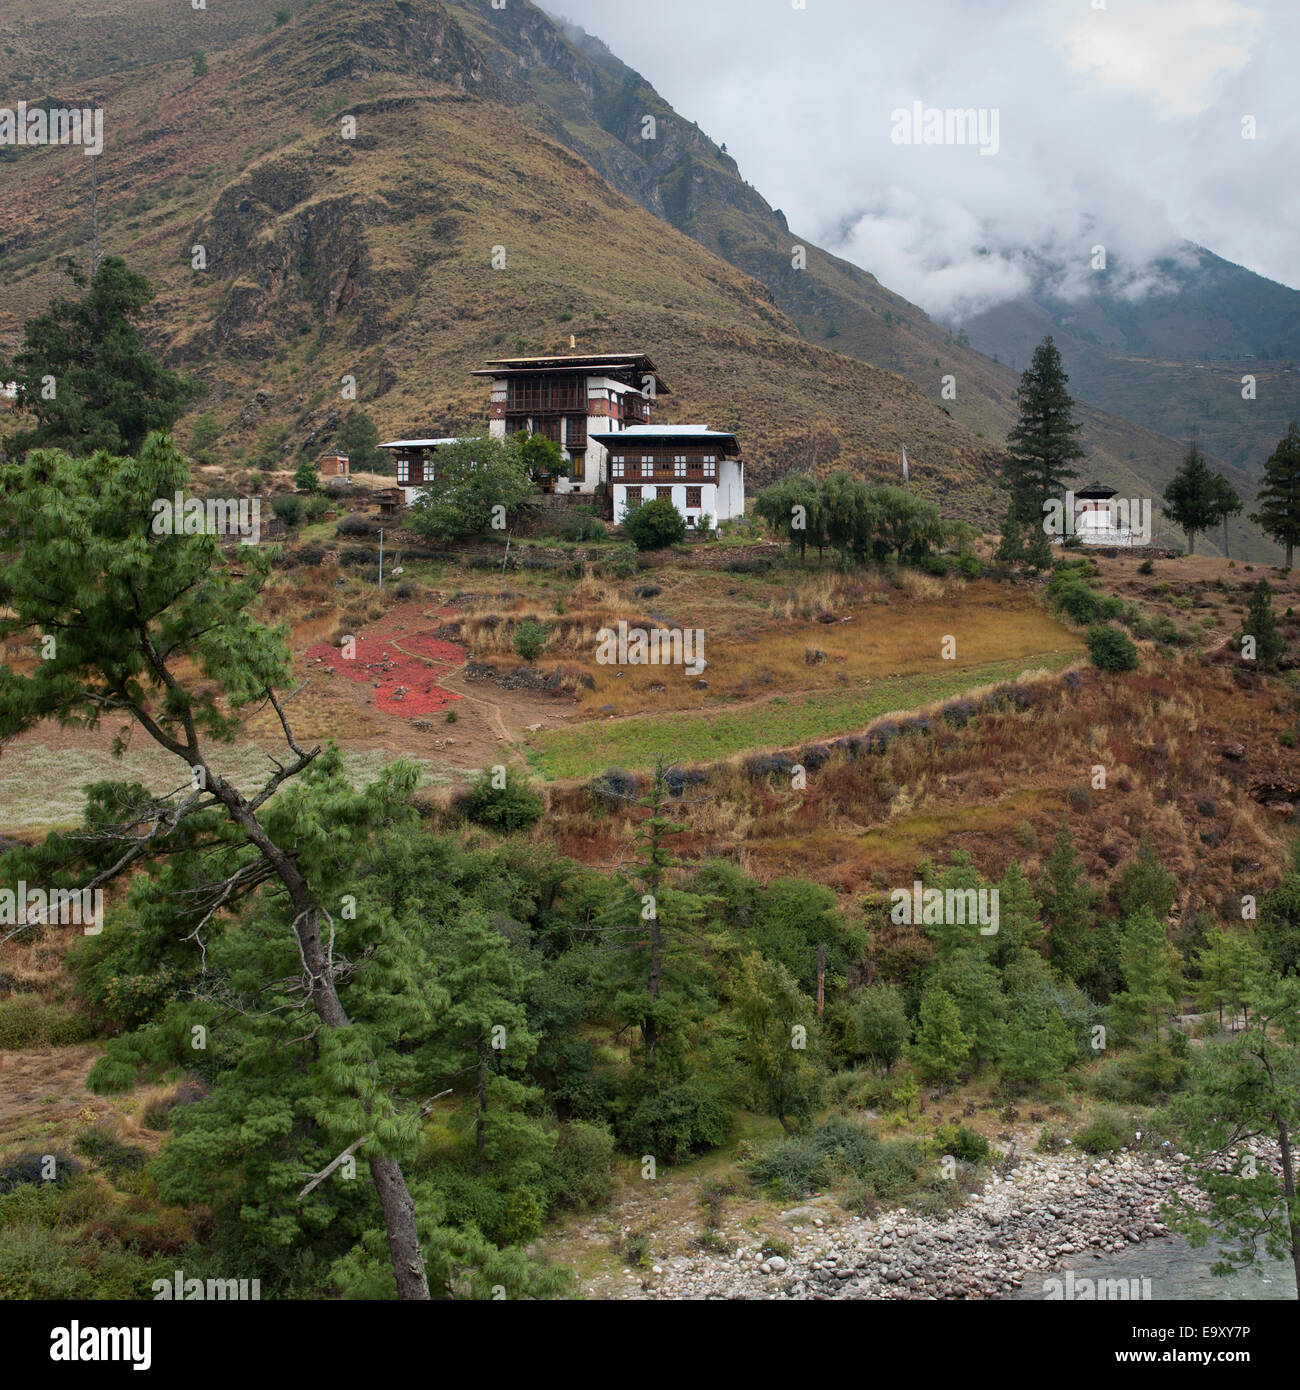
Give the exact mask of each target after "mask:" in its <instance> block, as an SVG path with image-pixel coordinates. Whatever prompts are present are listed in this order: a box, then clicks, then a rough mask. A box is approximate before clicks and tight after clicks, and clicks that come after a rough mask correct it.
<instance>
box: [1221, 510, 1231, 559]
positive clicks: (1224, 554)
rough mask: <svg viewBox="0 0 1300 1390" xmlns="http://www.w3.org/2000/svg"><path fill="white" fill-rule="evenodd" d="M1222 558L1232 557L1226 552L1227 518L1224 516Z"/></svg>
mask: <svg viewBox="0 0 1300 1390" xmlns="http://www.w3.org/2000/svg"><path fill="white" fill-rule="evenodd" d="M1223 558H1224V559H1225V560H1230V559H1231V558H1232V557H1231V556H1230V555H1229V554H1228V518H1227V517H1226V516H1225V517H1224V518H1223Z"/></svg>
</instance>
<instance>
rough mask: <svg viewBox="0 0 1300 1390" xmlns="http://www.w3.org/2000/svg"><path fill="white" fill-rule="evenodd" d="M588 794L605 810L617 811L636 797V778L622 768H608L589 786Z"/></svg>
mask: <svg viewBox="0 0 1300 1390" xmlns="http://www.w3.org/2000/svg"><path fill="white" fill-rule="evenodd" d="M587 794H588V796H590V797H591V799H592V800H593V801H595V802H596V803H597V804H598V805H599V806H601V807H602V808H603V809H605V810H607V811H617V810H620V809H622V808H623V807H625V806H627V805H628V804H629V803H630V802H631V801H632V799H633V798H634V797H635V796H636V778H635V777H633V776H632V774H631V773H630V772H624V771H623V769H622V768H620V767H611V768H607V769H606V770H605V771H604V772H602V773H601V774H600V776H599V777H595V778H593V779H592V780H591V781H590V782H589V783H588V784H587Z"/></svg>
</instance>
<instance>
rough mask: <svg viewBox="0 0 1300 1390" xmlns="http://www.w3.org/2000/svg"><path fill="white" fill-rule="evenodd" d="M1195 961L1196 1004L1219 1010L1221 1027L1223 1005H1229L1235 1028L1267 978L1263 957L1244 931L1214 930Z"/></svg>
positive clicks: (1220, 1025) (1221, 1025) (1194, 958)
mask: <svg viewBox="0 0 1300 1390" xmlns="http://www.w3.org/2000/svg"><path fill="white" fill-rule="evenodd" d="M1193 960H1194V962H1195V965H1196V971H1197V975H1198V977H1199V978H1198V979H1197V981H1196V982H1195V985H1194V987H1193V988H1194V992H1195V995H1196V1002H1197V1003H1198V1004H1199V1005H1200V1006H1201V1007H1202V1008H1204V1009H1217V1010H1218V1013H1219V1027H1220V1028H1222V1027H1223V1008H1224V1005H1225V1004H1226V1005H1228V1006H1229V1008H1230V1010H1231V1015H1232V1024H1233V1027H1234V1028H1235V1027H1236V1023H1237V1014H1238V1013H1239V1012H1240V1010H1241V1006H1242V1004H1243V1002H1244V1001H1245V1000H1246V999H1248V998H1250V997H1251V996H1252V994H1253V993H1254V992H1255V989H1256V987H1257V986H1258V984H1259V983H1260V982H1261V981H1262V980H1263V979H1264V978H1265V977H1266V975H1267V966H1266V963H1265V961H1264V957H1263V955H1262V954H1261V953H1260V951H1259V949H1258V947H1257V946H1256V945H1255V943H1254V942H1253V941H1252V940H1251V939H1250V937H1248V936H1246V935H1245V934H1244V933H1243V932H1228V931H1225V930H1224V929H1223V928H1222V927H1214V928H1213V929H1212V930H1211V931H1210V932H1209V933H1208V935H1207V936H1206V940H1205V945H1204V946H1203V947H1202V948H1201V950H1200V951H1198V952H1197V953H1196V955H1195V956H1194V957H1193Z"/></svg>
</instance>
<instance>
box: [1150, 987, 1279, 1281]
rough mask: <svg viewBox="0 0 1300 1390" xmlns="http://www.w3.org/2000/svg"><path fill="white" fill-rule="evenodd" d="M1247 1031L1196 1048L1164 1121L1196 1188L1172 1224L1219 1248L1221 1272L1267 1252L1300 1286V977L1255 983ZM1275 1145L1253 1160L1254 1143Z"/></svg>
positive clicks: (1178, 1205) (1177, 1205)
mask: <svg viewBox="0 0 1300 1390" xmlns="http://www.w3.org/2000/svg"><path fill="white" fill-rule="evenodd" d="M1247 1002H1248V1003H1249V1004H1250V1006H1251V1007H1250V1016H1249V1020H1248V1022H1247V1024H1246V1026H1245V1027H1244V1028H1243V1029H1242V1031H1241V1032H1240V1033H1237V1034H1236V1035H1235V1036H1233V1038H1232V1039H1231V1040H1230V1041H1226V1042H1216V1041H1207V1042H1206V1043H1205V1045H1204V1046H1203V1047H1200V1048H1197V1049H1195V1050H1194V1051H1193V1052H1192V1054H1191V1058H1190V1066H1189V1068H1188V1072H1187V1075H1186V1078H1185V1083H1184V1086H1183V1088H1182V1090H1181V1091H1180V1092H1179V1094H1178V1095H1176V1096H1175V1097H1174V1098H1173V1100H1172V1101H1171V1103H1170V1106H1169V1111H1168V1113H1167V1114H1165V1115H1161V1116H1159V1117H1158V1123H1159V1124H1160V1126H1161V1127H1162V1128H1166V1127H1168V1128H1170V1129H1172V1130H1173V1132H1174V1133H1176V1134H1177V1136H1178V1145H1179V1147H1180V1148H1182V1149H1183V1150H1184V1151H1185V1152H1186V1154H1187V1155H1188V1161H1187V1163H1186V1165H1185V1169H1184V1171H1185V1172H1186V1174H1187V1176H1188V1177H1189V1178H1190V1179H1191V1181H1192V1182H1193V1183H1194V1184H1195V1186H1196V1187H1197V1189H1198V1191H1197V1192H1196V1193H1195V1194H1194V1195H1192V1196H1188V1197H1181V1196H1176V1197H1175V1199H1174V1202H1173V1207H1174V1210H1175V1212H1176V1213H1177V1215H1176V1217H1175V1221H1174V1223H1173V1224H1174V1225H1175V1226H1176V1227H1177V1228H1178V1229H1180V1230H1181V1231H1183V1232H1184V1233H1185V1234H1186V1235H1187V1237H1188V1240H1189V1241H1190V1243H1191V1244H1192V1245H1195V1246H1199V1245H1204V1244H1205V1243H1206V1241H1207V1239H1208V1238H1209V1237H1210V1236H1214V1237H1215V1238H1216V1240H1217V1241H1218V1242H1220V1244H1221V1250H1220V1259H1219V1260H1218V1262H1217V1263H1216V1264H1215V1265H1214V1267H1213V1272H1214V1273H1215V1274H1231V1273H1233V1272H1234V1271H1235V1270H1237V1269H1241V1268H1248V1267H1250V1266H1252V1265H1254V1264H1255V1263H1256V1262H1257V1261H1258V1260H1259V1258H1260V1255H1261V1253H1264V1254H1267V1255H1270V1256H1272V1257H1273V1258H1274V1259H1278V1260H1290V1261H1291V1265H1292V1268H1293V1269H1294V1271H1295V1276H1296V1281H1297V1289H1298V1290H1300V1196H1297V1183H1298V1182H1300V1173H1297V1157H1296V1146H1295V1141H1296V1131H1297V1128H1298V1127H1300V981H1298V980H1294V979H1288V980H1278V979H1276V978H1273V979H1267V980H1264V981H1261V982H1259V983H1257V984H1256V985H1254V986H1253V987H1252V989H1251V992H1250V995H1249V998H1248V1001H1247ZM1257 1138H1265V1139H1268V1140H1270V1141H1271V1144H1272V1145H1276V1152H1277V1154H1278V1161H1277V1162H1276V1167H1275V1165H1274V1163H1271V1162H1267V1161H1265V1160H1264V1159H1262V1158H1257V1157H1256V1156H1255V1155H1254V1153H1253V1152H1252V1151H1251V1149H1250V1148H1249V1147H1247V1145H1248V1143H1249V1141H1250V1140H1253V1139H1257Z"/></svg>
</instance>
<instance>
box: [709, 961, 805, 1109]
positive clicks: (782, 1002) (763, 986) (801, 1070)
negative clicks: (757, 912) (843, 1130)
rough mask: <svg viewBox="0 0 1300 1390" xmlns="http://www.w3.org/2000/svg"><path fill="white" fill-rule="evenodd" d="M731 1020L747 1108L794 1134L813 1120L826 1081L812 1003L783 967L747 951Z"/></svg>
mask: <svg viewBox="0 0 1300 1390" xmlns="http://www.w3.org/2000/svg"><path fill="white" fill-rule="evenodd" d="M731 1016H732V1019H733V1022H734V1026H735V1029H736V1035H737V1039H736V1057H737V1060H738V1061H739V1063H740V1067H741V1074H742V1076H743V1078H744V1084H745V1088H746V1091H747V1095H748V1099H749V1103H750V1105H751V1107H752V1108H753V1109H755V1110H758V1111H759V1112H760V1113H762V1114H765V1115H774V1116H775V1117H776V1118H777V1119H778V1120H779V1121H780V1122H781V1128H782V1129H783V1130H785V1132H786V1133H787V1134H793V1133H794V1131H795V1129H796V1128H797V1127H798V1126H800V1125H803V1124H806V1123H807V1122H808V1121H809V1120H810V1119H811V1118H812V1116H813V1114H814V1112H815V1111H816V1109H817V1105H818V1103H819V1102H820V1100H821V1095H822V1090H823V1084H824V1079H825V1078H824V1073H823V1070H822V1067H821V1065H820V1063H819V1062H818V1060H817V1052H816V1047H817V1043H818V1041H819V1040H818V1036H817V1014H816V1009H815V1007H814V1005H813V1001H812V1000H811V999H810V998H809V997H808V996H807V995H806V994H805V993H804V992H803V991H802V990H801V989H800V988H799V983H798V981H797V980H796V979H795V978H794V976H793V975H791V974H790V972H789V971H788V970H787V969H786V968H785V967H784V966H783V965H778V964H777V963H776V962H775V961H769V960H764V959H763V957H762V956H761V955H759V954H758V952H757V951H751V952H750V953H749V954H748V955H747V956H745V957H744V958H743V959H742V960H741V962H740V975H739V978H738V980H737V982H736V987H735V991H734V993H733V995H732V1001H731Z"/></svg>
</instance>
